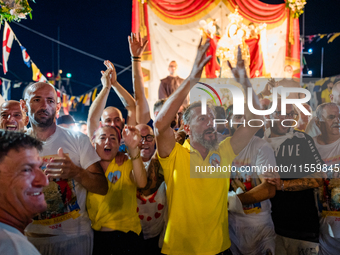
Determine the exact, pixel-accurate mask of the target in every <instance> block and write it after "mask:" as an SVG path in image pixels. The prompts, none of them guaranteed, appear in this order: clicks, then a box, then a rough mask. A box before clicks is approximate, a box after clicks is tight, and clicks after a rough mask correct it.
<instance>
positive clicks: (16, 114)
mask: <svg viewBox="0 0 340 255" xmlns="http://www.w3.org/2000/svg"><path fill="white" fill-rule="evenodd" d="M28 122H29V118H28V116H27V115H26V112H25V111H24V109H23V108H22V107H21V105H20V102H19V101H15V100H9V101H6V102H4V103H3V104H2V105H1V106H0V129H4V130H9V131H25V130H26V126H27V124H28Z"/></svg>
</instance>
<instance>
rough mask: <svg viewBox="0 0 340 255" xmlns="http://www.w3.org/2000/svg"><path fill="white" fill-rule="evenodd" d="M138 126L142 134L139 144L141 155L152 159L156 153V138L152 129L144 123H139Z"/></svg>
mask: <svg viewBox="0 0 340 255" xmlns="http://www.w3.org/2000/svg"><path fill="white" fill-rule="evenodd" d="M136 128H137V129H138V130H139V132H140V135H141V136H142V139H141V141H140V142H139V144H138V147H139V149H140V155H141V156H142V158H143V159H148V160H150V159H151V157H152V155H153V154H154V153H155V143H156V141H155V138H154V135H153V131H152V129H151V128H150V127H149V126H147V125H144V124H141V125H137V126H136Z"/></svg>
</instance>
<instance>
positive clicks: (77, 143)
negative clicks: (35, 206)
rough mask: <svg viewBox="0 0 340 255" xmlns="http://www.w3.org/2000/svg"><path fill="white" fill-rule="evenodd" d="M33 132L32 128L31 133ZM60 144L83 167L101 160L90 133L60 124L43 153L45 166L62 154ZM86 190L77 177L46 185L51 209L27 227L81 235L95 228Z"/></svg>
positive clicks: (46, 143) (34, 229) (47, 141)
mask: <svg viewBox="0 0 340 255" xmlns="http://www.w3.org/2000/svg"><path fill="white" fill-rule="evenodd" d="M31 132H32V130H31V129H30V130H28V134H30V133H31ZM60 147H61V148H63V152H64V153H65V154H68V156H69V157H70V158H71V160H72V162H73V163H74V164H75V165H77V166H79V167H81V168H83V169H87V168H88V167H89V166H91V165H92V164H94V163H96V162H98V161H100V157H99V156H98V154H97V152H96V151H95V149H94V148H93V147H92V145H91V143H90V140H89V138H88V137H87V136H85V135H84V134H82V133H80V132H73V131H71V130H69V129H66V128H63V127H59V126H57V129H56V131H55V133H54V134H53V135H51V136H50V137H49V138H48V139H47V140H46V141H45V142H43V150H42V151H41V152H40V153H39V155H40V157H42V158H43V161H44V166H43V169H44V168H45V167H46V165H47V164H48V163H49V161H50V159H53V158H55V157H58V149H59V148H60ZM86 193H87V191H86V189H85V188H84V187H83V186H82V185H81V184H79V183H78V182H76V181H75V180H73V179H70V180H61V179H56V180H54V181H50V183H49V185H48V186H47V187H45V188H44V195H45V200H46V202H47V211H46V212H44V213H41V214H39V215H38V216H37V217H35V218H34V221H33V223H31V224H29V225H28V226H27V228H26V229H25V231H27V232H31V233H39V234H51V235H79V234H85V233H87V232H89V231H91V222H90V219H89V217H88V214H87V211H86V208H85V205H86Z"/></svg>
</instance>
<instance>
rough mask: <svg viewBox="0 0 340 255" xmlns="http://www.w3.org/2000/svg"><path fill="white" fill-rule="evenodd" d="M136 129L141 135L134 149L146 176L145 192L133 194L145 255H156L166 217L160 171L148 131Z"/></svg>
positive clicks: (163, 184)
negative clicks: (135, 196)
mask: <svg viewBox="0 0 340 255" xmlns="http://www.w3.org/2000/svg"><path fill="white" fill-rule="evenodd" d="M136 128H137V129H138V131H139V133H140V135H141V141H140V143H139V145H138V147H139V149H140V155H141V157H142V160H143V163H144V166H145V169H146V173H147V176H148V182H147V185H146V186H145V188H143V189H138V191H137V205H138V209H137V210H138V214H139V218H140V223H141V225H142V233H143V237H144V245H143V247H145V249H146V250H145V254H160V252H161V248H160V247H162V243H163V236H161V233H162V232H163V228H164V227H165V219H166V214H167V201H166V186H165V182H164V176H163V170H162V168H161V165H160V163H159V160H158V158H157V156H156V154H155V151H156V147H155V143H156V141H155V136H154V133H153V130H152V128H151V127H150V126H148V125H146V124H139V125H137V126H136ZM159 240H161V242H160V247H159V246H158V245H159ZM141 254H142V252H141Z"/></svg>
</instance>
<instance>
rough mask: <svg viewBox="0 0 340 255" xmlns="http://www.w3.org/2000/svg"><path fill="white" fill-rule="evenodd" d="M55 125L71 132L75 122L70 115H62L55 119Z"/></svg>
mask: <svg viewBox="0 0 340 255" xmlns="http://www.w3.org/2000/svg"><path fill="white" fill-rule="evenodd" d="M57 125H58V126H61V127H64V128H68V129H72V130H73V128H74V127H75V126H76V121H75V120H74V118H73V117H72V116H71V115H63V116H60V117H59V118H58V119H57Z"/></svg>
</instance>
